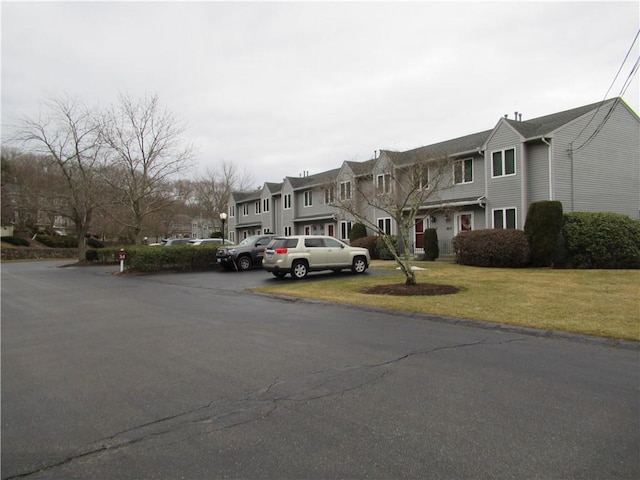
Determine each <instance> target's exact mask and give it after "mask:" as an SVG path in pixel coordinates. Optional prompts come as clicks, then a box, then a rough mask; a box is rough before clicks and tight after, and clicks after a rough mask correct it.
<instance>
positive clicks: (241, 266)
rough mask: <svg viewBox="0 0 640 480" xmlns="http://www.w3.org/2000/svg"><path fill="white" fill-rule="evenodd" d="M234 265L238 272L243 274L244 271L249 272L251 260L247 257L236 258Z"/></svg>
mask: <svg viewBox="0 0 640 480" xmlns="http://www.w3.org/2000/svg"><path fill="white" fill-rule="evenodd" d="M236 263H237V264H238V270H239V271H241V272H244V271H245V270H249V269H250V268H251V258H249V257H247V256H246V255H243V256H242V257H240V258H238V261H237V262H236Z"/></svg>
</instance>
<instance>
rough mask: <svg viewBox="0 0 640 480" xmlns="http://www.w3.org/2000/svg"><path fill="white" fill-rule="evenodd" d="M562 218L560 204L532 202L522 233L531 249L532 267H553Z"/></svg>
mask: <svg viewBox="0 0 640 480" xmlns="http://www.w3.org/2000/svg"><path fill="white" fill-rule="evenodd" d="M563 222H564V216H563V214H562V203H561V202H558V201H551V200H550V201H541V202H534V203H532V204H531V206H530V207H529V211H528V212H527V221H526V222H525V224H524V233H525V234H526V236H527V240H528V241H529V247H530V249H531V264H532V265H533V266H534V267H550V266H552V265H553V263H554V260H555V259H556V256H557V251H558V235H559V234H560V231H561V230H562V224H563Z"/></svg>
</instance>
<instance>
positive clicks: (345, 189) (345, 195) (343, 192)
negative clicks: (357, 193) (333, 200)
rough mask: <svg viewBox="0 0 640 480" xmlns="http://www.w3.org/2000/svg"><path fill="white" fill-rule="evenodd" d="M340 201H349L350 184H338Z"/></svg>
mask: <svg viewBox="0 0 640 480" xmlns="http://www.w3.org/2000/svg"><path fill="white" fill-rule="evenodd" d="M340 200H351V182H350V181H348V182H340Z"/></svg>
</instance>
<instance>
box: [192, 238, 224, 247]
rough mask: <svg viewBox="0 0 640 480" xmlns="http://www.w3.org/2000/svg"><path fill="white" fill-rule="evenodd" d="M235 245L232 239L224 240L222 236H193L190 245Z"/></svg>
mask: <svg viewBox="0 0 640 480" xmlns="http://www.w3.org/2000/svg"><path fill="white" fill-rule="evenodd" d="M223 244H224V245H233V242H232V241H231V240H226V239H225V240H223V239H222V238H192V239H191V240H189V245H192V246H194V247H197V246H201V245H223Z"/></svg>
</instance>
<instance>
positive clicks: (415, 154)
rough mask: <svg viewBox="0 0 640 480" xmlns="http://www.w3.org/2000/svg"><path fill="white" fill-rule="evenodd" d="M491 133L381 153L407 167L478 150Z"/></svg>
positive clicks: (474, 134)
mask: <svg viewBox="0 0 640 480" xmlns="http://www.w3.org/2000/svg"><path fill="white" fill-rule="evenodd" d="M491 132H492V130H485V131H484V132H479V133H472V134H471V135H465V136H464V137H458V138H454V139H452V140H446V141H444V142H439V143H434V144H433V145H427V146H424V147H419V148H414V149H413V150H407V151H405V152H393V151H389V150H382V151H381V152H384V153H385V154H386V155H387V156H388V157H389V158H390V159H391V161H392V162H393V163H394V164H395V165H398V166H400V165H409V164H411V163H415V162H417V161H419V160H424V159H431V158H433V159H435V158H439V157H444V156H455V155H459V154H463V153H465V154H466V153H470V152H473V151H477V150H480V149H481V147H482V144H483V143H484V141H485V140H486V139H487V137H488V136H489V134H490V133H491Z"/></svg>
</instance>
